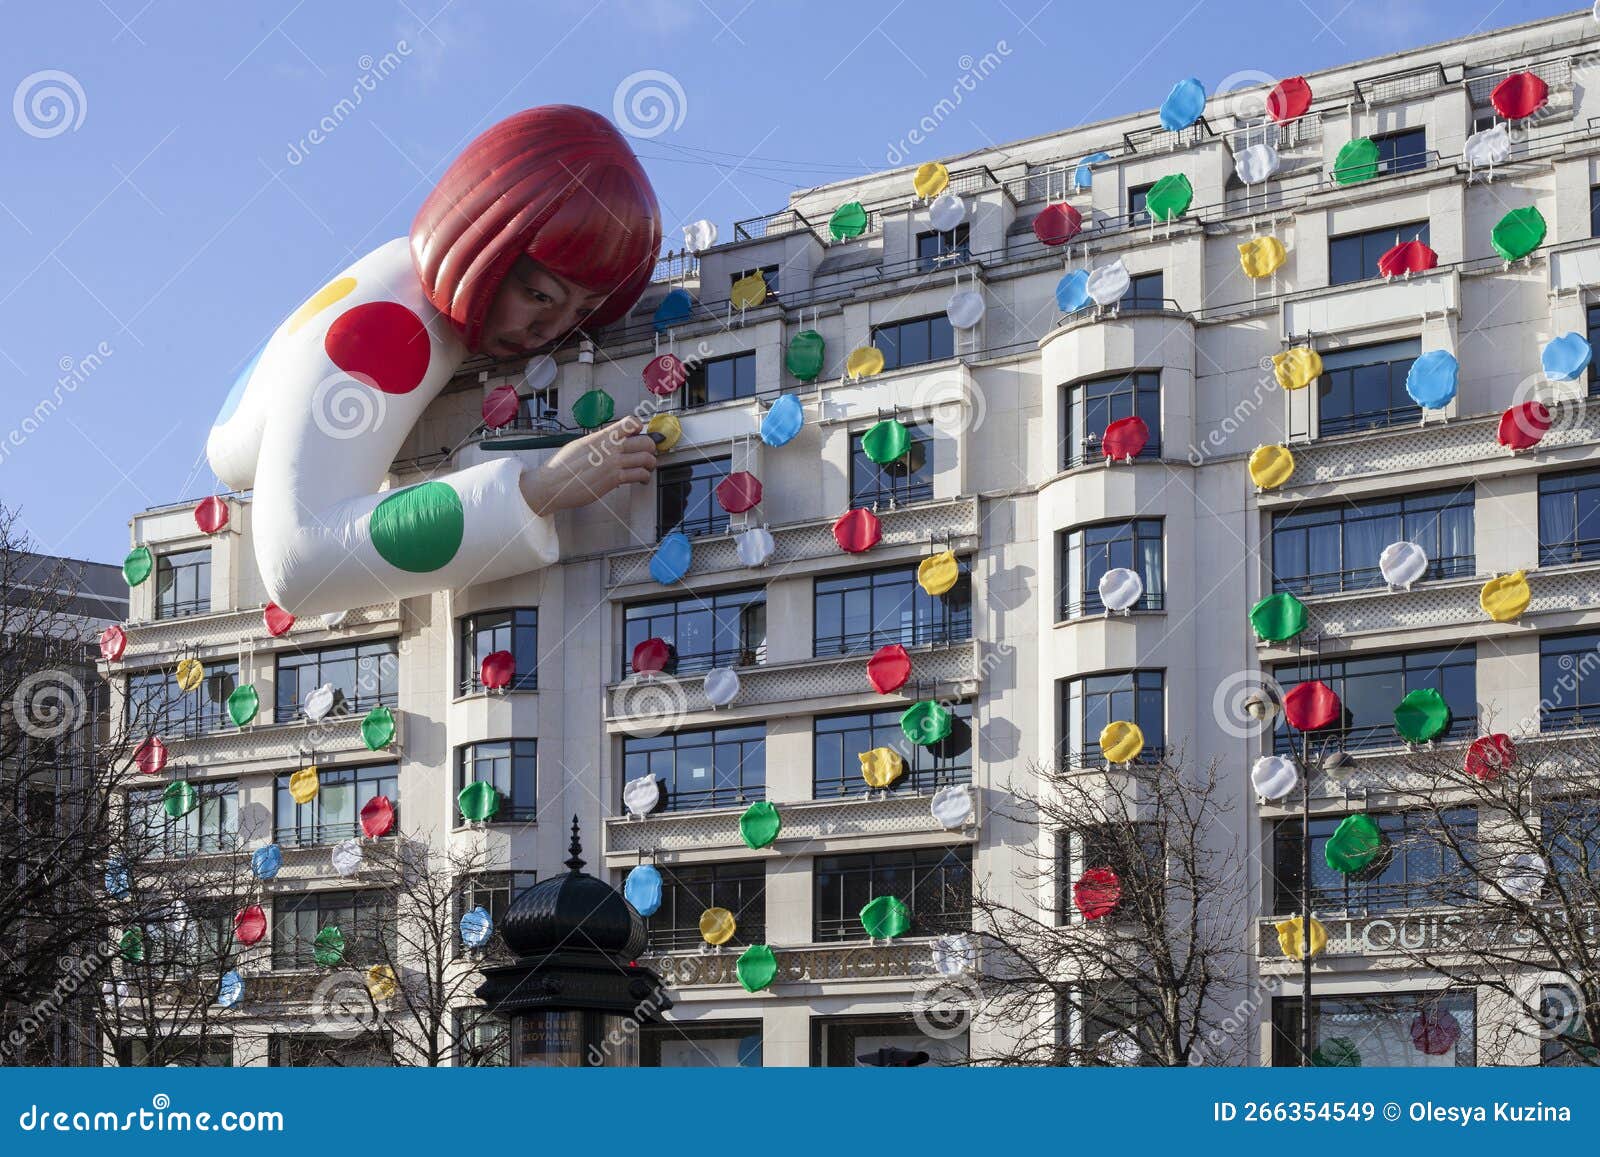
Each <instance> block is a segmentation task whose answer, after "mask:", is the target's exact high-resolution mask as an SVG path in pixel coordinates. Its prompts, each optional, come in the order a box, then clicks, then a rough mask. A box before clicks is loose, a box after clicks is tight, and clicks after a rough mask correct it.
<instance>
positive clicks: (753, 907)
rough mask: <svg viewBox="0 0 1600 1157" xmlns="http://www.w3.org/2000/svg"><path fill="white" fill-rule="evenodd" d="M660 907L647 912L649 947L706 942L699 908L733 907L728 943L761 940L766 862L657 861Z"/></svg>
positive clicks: (659, 948)
mask: <svg viewBox="0 0 1600 1157" xmlns="http://www.w3.org/2000/svg"><path fill="white" fill-rule="evenodd" d="M658 868H659V869H660V872H661V907H659V908H657V909H656V912H655V915H653V916H650V917H648V918H646V920H645V930H646V932H647V933H648V935H649V941H648V947H647V949H646V951H649V952H683V951H687V950H689V949H698V948H703V947H705V941H704V940H703V939H702V938H701V936H700V914H701V913H702V912H704V911H705V910H706V909H707V908H726V909H727V910H728V911H730V912H732V913H733V922H734V925H735V931H734V934H733V943H734V944H736V945H739V944H743V945H749V944H761V943H764V942H765V940H766V936H767V868H766V865H765V864H764V863H762V862H760V861H759V860H758V861H754V862H750V863H733V864H674V865H672V866H667V865H665V864H662V865H658Z"/></svg>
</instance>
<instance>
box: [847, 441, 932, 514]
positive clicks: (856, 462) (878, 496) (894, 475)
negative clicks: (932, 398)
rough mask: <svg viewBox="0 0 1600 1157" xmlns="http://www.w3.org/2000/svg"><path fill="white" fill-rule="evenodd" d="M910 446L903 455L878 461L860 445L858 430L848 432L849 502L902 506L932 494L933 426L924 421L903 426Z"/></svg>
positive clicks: (874, 506) (874, 505)
mask: <svg viewBox="0 0 1600 1157" xmlns="http://www.w3.org/2000/svg"><path fill="white" fill-rule="evenodd" d="M906 432H907V434H908V435H909V436H910V445H909V446H908V447H907V449H906V453H905V457H904V458H901V459H898V460H897V461H895V462H887V463H878V462H874V461H873V460H872V459H871V458H868V457H867V452H866V451H865V450H863V449H862V448H861V434H862V433H865V431H860V432H857V433H853V434H851V435H850V505H851V506H853V507H854V506H870V507H872V508H873V509H874V510H876V509H878V508H879V507H890V508H893V507H896V506H905V505H907V504H909V503H912V502H924V501H926V500H927V499H929V498H932V497H933V475H934V456H933V450H934V429H933V427H932V426H931V425H928V424H927V423H915V424H912V425H909V426H907V427H906Z"/></svg>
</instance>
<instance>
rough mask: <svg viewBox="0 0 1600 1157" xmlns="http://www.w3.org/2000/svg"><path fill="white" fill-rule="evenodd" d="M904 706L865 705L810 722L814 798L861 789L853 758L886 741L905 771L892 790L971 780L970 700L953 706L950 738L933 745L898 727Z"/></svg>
mask: <svg viewBox="0 0 1600 1157" xmlns="http://www.w3.org/2000/svg"><path fill="white" fill-rule="evenodd" d="M902 714H903V712H901V711H899V710H892V711H864V712H859V713H856V714H852V715H820V716H818V717H817V720H816V723H815V724H814V726H813V728H812V757H813V758H812V788H811V794H812V797H813V798H815V799H836V798H838V797H839V796H846V795H865V794H866V793H867V792H868V791H869V790H870V789H869V788H868V787H867V781H866V780H864V779H862V778H861V761H860V760H859V759H858V758H856V757H857V756H859V755H860V754H861V753H862V752H864V751H871V750H872V749H873V748H874V747H888V748H892V749H894V750H895V751H897V752H899V753H900V758H901V759H903V760H905V771H904V773H902V775H901V776H900V778H899V779H897V780H895V781H894V786H893V787H892V788H891V789H890V790H892V791H906V792H916V793H918V794H927V793H930V792H932V791H934V790H936V789H937V788H941V787H944V786H945V785H946V784H951V783H971V782H972V704H971V703H957V704H955V705H954V706H953V707H952V708H951V714H952V715H954V716H955V725H954V727H953V728H952V730H951V732H950V738H949V739H946V740H945V741H944V742H943V743H938V744H935V745H934V746H932V747H923V746H921V745H920V744H915V743H912V742H911V741H910V740H908V739H907V738H906V737H905V732H903V731H901V730H900V716H901V715H902Z"/></svg>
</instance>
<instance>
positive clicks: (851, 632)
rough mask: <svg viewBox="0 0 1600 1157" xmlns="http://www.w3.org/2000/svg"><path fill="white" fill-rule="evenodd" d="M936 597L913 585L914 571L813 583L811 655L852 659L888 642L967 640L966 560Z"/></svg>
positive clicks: (895, 570)
mask: <svg viewBox="0 0 1600 1157" xmlns="http://www.w3.org/2000/svg"><path fill="white" fill-rule="evenodd" d="M957 565H958V566H959V567H960V570H961V577H960V578H958V579H957V580H956V585H955V586H953V587H951V588H950V589H949V590H948V591H946V592H945V593H944V594H942V595H930V594H929V593H928V592H927V591H925V590H923V589H922V587H921V586H920V585H919V584H918V582H917V568H916V567H914V566H903V567H893V568H891V569H889V570H875V571H864V572H860V573H856V574H847V575H841V576H839V577H838V578H819V579H817V580H816V585H815V587H814V588H813V591H814V593H813V595H812V619H813V624H812V629H813V631H814V635H813V637H812V646H811V653H812V654H813V655H815V656H817V657H819V658H820V657H821V656H824V655H856V654H861V653H863V652H867V651H876V650H877V649H878V648H879V647H883V646H887V645H888V644H890V643H899V644H900V645H901V646H905V647H916V646H924V645H927V644H930V643H931V644H939V643H953V642H958V641H960V640H962V639H970V638H971V637H972V586H971V579H970V577H969V576H968V573H967V561H966V560H965V559H958V560H957Z"/></svg>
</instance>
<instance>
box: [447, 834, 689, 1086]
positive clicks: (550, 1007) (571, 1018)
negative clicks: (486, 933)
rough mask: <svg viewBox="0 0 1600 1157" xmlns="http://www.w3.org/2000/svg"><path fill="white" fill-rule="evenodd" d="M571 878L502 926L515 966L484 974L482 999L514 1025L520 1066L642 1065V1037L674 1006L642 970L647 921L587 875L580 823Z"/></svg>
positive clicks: (540, 892)
mask: <svg viewBox="0 0 1600 1157" xmlns="http://www.w3.org/2000/svg"><path fill="white" fill-rule="evenodd" d="M571 852H572V855H571V857H570V858H569V859H568V860H567V861H566V863H567V868H568V869H569V871H567V872H566V874H564V875H560V876H553V877H551V878H550V879H548V880H544V881H541V882H540V883H538V884H535V885H534V886H533V887H531V888H529V889H528V890H527V891H525V892H523V893H522V894H521V895H520V896H518V897H517V898H516V900H515V902H513V903H512V905H511V908H510V910H509V911H507V912H506V916H505V920H504V921H502V923H501V937H502V938H503V939H504V940H505V943H506V947H508V948H509V949H510V950H511V951H512V952H514V953H516V956H517V959H516V961H515V962H514V963H511V964H504V965H499V966H497V967H490V968H485V969H484V970H483V974H484V982H483V984H482V985H481V986H480V987H479V988H478V997H479V999H481V1000H482V1001H483V1002H484V1003H485V1004H486V1005H487V1006H488V1009H489V1011H491V1012H495V1013H499V1014H501V1015H503V1016H505V1017H506V1018H507V1019H508V1020H509V1021H510V1025H511V1033H510V1035H511V1063H512V1064H513V1065H543V1066H566V1067H574V1068H578V1067H583V1068H601V1067H612V1068H614V1067H626V1066H632V1065H637V1064H638V1063H639V1033H640V1031H641V1030H642V1029H643V1027H644V1026H645V1025H648V1024H655V1023H658V1022H659V1021H660V1019H661V1013H662V1012H663V1011H665V1010H666V1009H668V1008H671V1007H672V1001H671V1000H669V999H668V997H667V994H666V990H665V988H664V986H663V985H662V983H661V978H660V977H658V976H657V975H656V974H655V973H654V972H652V971H651V970H650V969H648V968H643V967H641V966H640V965H639V964H638V963H636V961H637V959H638V957H639V954H640V953H641V952H643V951H644V946H645V929H644V919H643V917H641V916H640V915H639V913H638V912H636V911H634V908H633V905H631V904H629V903H628V901H627V900H625V899H623V897H622V893H620V892H618V891H617V890H616V889H615V888H613V887H611V886H610V885H609V884H606V883H605V882H604V881H602V880H597V879H595V877H593V876H591V875H589V874H588V873H587V872H585V871H583V857H582V853H583V848H582V845H581V844H580V843H579V840H578V817H577V816H573V817H572V845H571Z"/></svg>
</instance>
